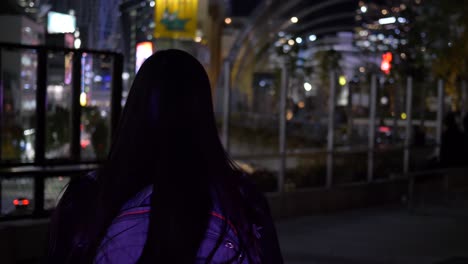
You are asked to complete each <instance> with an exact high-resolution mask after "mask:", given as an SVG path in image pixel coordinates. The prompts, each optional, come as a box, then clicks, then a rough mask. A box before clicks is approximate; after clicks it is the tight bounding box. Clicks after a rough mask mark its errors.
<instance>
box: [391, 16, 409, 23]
mask: <svg viewBox="0 0 468 264" xmlns="http://www.w3.org/2000/svg"><path fill="white" fill-rule="evenodd" d="M406 21H407V20H406V18H404V17H399V18H398V22H399V23H402V24H403V23H406ZM393 23H395V22H393Z"/></svg>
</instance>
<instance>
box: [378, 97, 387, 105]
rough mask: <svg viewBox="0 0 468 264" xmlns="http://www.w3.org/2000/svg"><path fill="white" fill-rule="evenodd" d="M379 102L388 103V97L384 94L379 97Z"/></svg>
mask: <svg viewBox="0 0 468 264" xmlns="http://www.w3.org/2000/svg"><path fill="white" fill-rule="evenodd" d="M380 103H381V104H383V105H386V104H388V98H387V97H386V96H384V97H382V98H380Z"/></svg>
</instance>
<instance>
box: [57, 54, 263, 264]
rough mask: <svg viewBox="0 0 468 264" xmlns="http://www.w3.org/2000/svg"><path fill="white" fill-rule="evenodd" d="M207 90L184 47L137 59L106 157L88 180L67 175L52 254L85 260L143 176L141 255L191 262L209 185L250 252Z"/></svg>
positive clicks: (244, 216)
mask: <svg viewBox="0 0 468 264" xmlns="http://www.w3.org/2000/svg"><path fill="white" fill-rule="evenodd" d="M211 98H212V97H211V88H210V82H209V79H208V76H207V74H206V72H205V70H204V68H203V66H202V65H201V64H200V63H199V62H198V61H197V60H196V59H195V58H194V57H192V56H191V55H189V54H188V53H186V52H183V51H180V50H164V51H158V52H156V53H155V54H153V55H152V56H151V57H149V58H148V59H147V60H146V61H145V62H144V63H143V65H142V66H141V68H140V70H139V72H138V74H137V75H136V77H135V80H134V82H133V85H132V88H131V90H130V93H129V96H128V99H127V102H126V105H125V108H124V111H123V114H122V117H121V120H120V123H119V127H118V131H117V134H116V136H115V138H114V139H113V144H112V146H111V150H110V153H109V156H108V159H107V162H106V163H105V164H104V165H103V167H102V169H100V170H99V171H98V172H97V176H96V179H95V182H93V181H91V182H89V180H88V181H87V183H83V180H82V181H81V182H80V183H76V184H74V183H71V184H70V186H69V188H68V190H67V192H66V193H65V194H64V196H63V198H62V200H61V202H60V203H59V205H58V207H57V210H56V213H55V215H54V217H53V222H52V235H51V243H50V245H51V246H50V251H49V256H50V260H51V262H57V263H75V262H79V263H92V262H93V259H94V257H95V255H96V253H97V251H98V247H99V245H100V242H101V240H102V239H103V237H104V236H105V233H106V230H107V228H108V227H109V226H110V224H111V222H112V221H113V219H114V218H115V217H116V216H117V214H118V213H119V210H120V209H121V207H122V206H123V204H124V203H125V202H126V201H128V200H129V199H131V198H132V197H133V196H134V195H135V194H136V193H138V192H139V191H141V190H142V189H143V188H144V187H145V186H148V185H153V193H152V196H151V208H152V210H151V212H150V224H149V229H148V235H147V240H146V244H145V247H144V249H143V253H142V255H141V257H140V259H139V263H194V262H195V259H196V255H197V252H198V249H199V246H200V243H201V241H202V239H203V237H204V235H205V232H206V229H207V226H208V220H209V217H210V215H209V212H210V210H211V209H212V206H213V204H212V197H213V195H216V197H218V200H219V202H220V204H221V205H222V209H223V211H224V212H223V213H224V214H225V215H226V217H228V218H229V220H230V221H231V222H232V223H233V224H234V225H235V226H236V228H237V229H238V231H239V232H238V234H239V241H240V243H241V244H242V247H243V248H245V250H246V252H245V253H247V254H246V255H247V256H246V257H248V258H251V259H252V260H253V259H254V258H252V255H254V254H255V252H256V250H257V249H256V246H255V241H254V239H253V231H252V227H251V226H252V225H251V223H250V218H251V214H250V213H249V210H248V209H246V208H248V205H247V204H246V202H245V200H244V199H243V197H242V194H241V192H240V190H239V187H240V185H241V171H240V170H239V169H237V168H236V166H234V165H233V162H232V160H231V159H230V158H229V157H228V155H227V154H226V153H225V151H224V149H223V147H222V144H221V142H220V141H219V137H218V132H217V129H216V122H215V118H214V113H213V107H212V99H211ZM76 186H80V187H76ZM74 189H75V191H74ZM67 208H68V209H67ZM70 208H72V209H70ZM75 216H76V217H75ZM77 218H78V219H80V220H79V221H78V220H76V219H77ZM225 229H226V228H225ZM220 243H221V240H220V241H218V246H219V244H220ZM213 254H214V253H212V254H211V256H212V255H213ZM249 255H250V257H249ZM254 262H255V261H254Z"/></svg>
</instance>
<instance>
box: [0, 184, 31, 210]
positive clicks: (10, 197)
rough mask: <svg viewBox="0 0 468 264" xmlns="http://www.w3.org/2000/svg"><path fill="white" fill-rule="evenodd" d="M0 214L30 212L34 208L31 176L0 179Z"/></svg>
mask: <svg viewBox="0 0 468 264" xmlns="http://www.w3.org/2000/svg"><path fill="white" fill-rule="evenodd" d="M0 184H1V194H2V196H1V197H0V198H1V214H2V215H23V214H31V213H32V211H33V208H34V200H33V198H34V197H33V188H34V182H33V179H32V178H16V179H1V180H0Z"/></svg>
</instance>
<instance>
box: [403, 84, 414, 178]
mask: <svg viewBox="0 0 468 264" xmlns="http://www.w3.org/2000/svg"><path fill="white" fill-rule="evenodd" d="M412 107H413V77H408V79H407V80H406V115H407V119H406V133H405V134H406V137H405V153H404V160H403V173H404V174H405V175H407V173H408V172H409V169H410V154H411V153H410V147H411V137H412V135H411V134H412V133H411V125H412V124H411V123H412V119H413V118H412V114H413V113H412Z"/></svg>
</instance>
